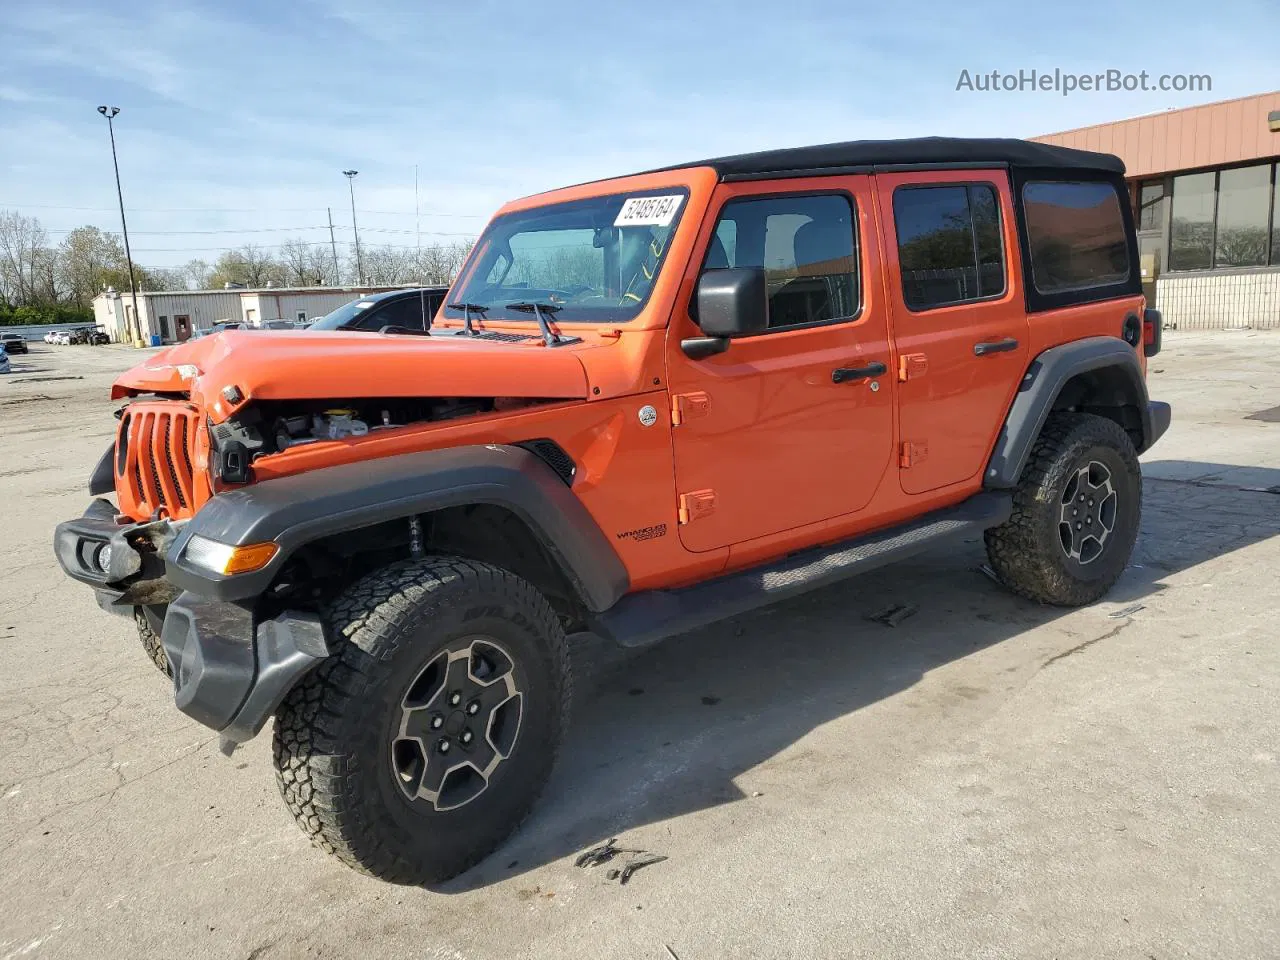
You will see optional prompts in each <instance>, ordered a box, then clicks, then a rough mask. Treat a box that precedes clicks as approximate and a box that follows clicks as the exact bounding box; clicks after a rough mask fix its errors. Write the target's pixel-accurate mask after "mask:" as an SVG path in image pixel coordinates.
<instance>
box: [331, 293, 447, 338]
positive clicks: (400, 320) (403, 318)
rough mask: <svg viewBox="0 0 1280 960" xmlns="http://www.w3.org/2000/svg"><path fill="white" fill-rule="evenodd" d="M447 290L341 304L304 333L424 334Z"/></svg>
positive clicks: (372, 296)
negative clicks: (384, 331) (391, 331)
mask: <svg viewBox="0 0 1280 960" xmlns="http://www.w3.org/2000/svg"><path fill="white" fill-rule="evenodd" d="M448 292H449V288H448V287H412V288H410V289H407V290H392V291H391V292H390V293H372V294H370V295H369V296H367V297H358V298H356V299H355V300H352V301H351V302H350V303H344V304H343V305H342V306H340V307H339V308H338V309H337V310H334V311H333V312H332V313H326V314H325V315H324V316H323V317H321V318H320V319H319V320H316V321H313V322H312V323H311V324H310V325H308V327H307V329H308V330H368V331H369V332H371V333H376V332H377V331H379V330H381V329H382V328H383V327H397V328H399V329H402V330H426V329H428V328H429V327H430V325H431V318H432V317H434V316H435V315H436V311H437V310H439V309H440V304H441V303H443V302H444V298H445V294H447V293H448Z"/></svg>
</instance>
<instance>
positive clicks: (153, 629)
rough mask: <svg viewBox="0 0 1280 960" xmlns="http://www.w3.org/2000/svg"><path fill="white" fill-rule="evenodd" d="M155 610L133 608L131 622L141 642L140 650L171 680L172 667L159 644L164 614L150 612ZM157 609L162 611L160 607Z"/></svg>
mask: <svg viewBox="0 0 1280 960" xmlns="http://www.w3.org/2000/svg"><path fill="white" fill-rule="evenodd" d="M156 609H157V608H147V607H134V608H133V622H134V623H135V624H136V625H137V627H138V639H139V640H141V641H142V649H144V650H146V651H147V656H148V657H150V658H151V662H152V663H154V664H155V665H156V669H157V670H159V671H160V672H161V673H163V674H164V675H165V676H166V677H168V678H169V679H170V680H172V679H173V665H172V664H171V663H169V655H168V654H167V653H165V652H164V645H163V644H162V643H161V642H160V625H161V624H162V623H163V622H164V614H163V612H161V613H158V614H157V613H153V612H152V611H153V610H156ZM158 609H159V610H161V611H163V608H162V607H161V608H158Z"/></svg>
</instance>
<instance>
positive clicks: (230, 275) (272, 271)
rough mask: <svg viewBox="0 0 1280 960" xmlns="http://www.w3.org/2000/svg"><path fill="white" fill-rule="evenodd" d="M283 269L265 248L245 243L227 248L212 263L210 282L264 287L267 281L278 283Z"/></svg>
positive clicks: (282, 275)
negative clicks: (233, 248) (233, 247)
mask: <svg viewBox="0 0 1280 960" xmlns="http://www.w3.org/2000/svg"><path fill="white" fill-rule="evenodd" d="M283 278H284V270H283V269H282V268H281V266H280V264H279V263H278V262H277V261H276V259H275V258H274V257H273V256H271V254H270V253H268V252H267V251H266V250H264V249H262V248H261V247H259V246H256V245H254V244H252V243H246V244H245V245H244V246H243V247H240V248H238V249H236V250H228V251H227V252H226V253H224V254H222V255H221V256H220V257H218V259H217V261H216V262H215V263H214V265H213V276H212V277H211V278H210V282H211V283H212V285H213V286H215V287H220V286H223V285H224V284H227V283H242V284H244V285H245V286H247V287H265V286H266V285H267V284H268V283H280V282H281V281H282V280H283Z"/></svg>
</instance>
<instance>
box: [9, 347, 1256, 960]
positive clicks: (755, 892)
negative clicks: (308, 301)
mask: <svg viewBox="0 0 1280 960" xmlns="http://www.w3.org/2000/svg"><path fill="white" fill-rule="evenodd" d="M139 357H140V353H139V352H137V351H132V350H126V349H123V348H106V347H104V348H91V347H61V348H50V347H46V346H44V345H42V344H35V345H33V348H32V353H31V355H30V356H29V357H27V358H17V359H15V361H14V366H15V371H16V372H15V373H14V374H13V375H12V376H11V377H9V378H0V497H2V498H3V502H4V504H5V505H6V510H5V518H6V519H5V532H6V534H7V539H8V544H7V549H6V550H5V551H4V552H3V554H2V555H0V582H2V583H3V590H2V591H0V730H2V731H3V735H0V849H3V851H4V855H3V857H0V889H3V890H4V898H3V902H4V906H3V908H0V960H11V958H17V957H129V958H144V957H173V956H183V955H186V956H200V957H229V958H237V960H247V958H254V960H264V958H276V957H294V956H299V957H302V956H322V957H346V956H379V957H381V956H413V957H439V958H459V960H460V958H490V957H493V958H497V957H555V958H577V957H581V958H604V957H610V958H612V957H627V958H642V957H652V958H666V957H668V954H667V952H666V950H665V948H664V945H669V946H670V947H671V949H672V951H674V953H675V955H676V956H677V957H679V958H680V960H706V958H729V957H731V958H752V957H786V958H815V957H831V958H836V957H851V956H869V957H877V958H890V957H902V958H912V960H920V958H934V957H936V958H947V960H952V958H957V957H1058V958H1068V957H1080V958H1098V957H1134V958H1158V960H1165V958H1171V957H1232V958H1252V957H1269V956H1276V952H1277V946H1276V945H1277V943H1280V836H1278V834H1277V830H1276V824H1277V822H1280V768H1278V767H1277V753H1278V752H1280V749H1278V747H1277V745H1278V744H1280V645H1277V643H1276V638H1277V629H1276V622H1277V617H1278V615H1280V591H1278V590H1277V570H1280V496H1278V495H1277V493H1276V492H1275V491H1280V422H1276V420H1277V419H1280V418H1277V417H1275V416H1274V415H1271V419H1267V416H1268V415H1266V414H1263V415H1262V416H1261V417H1260V418H1256V419H1252V418H1251V415H1255V414H1259V413H1260V412H1262V411H1267V410H1270V409H1271V408H1277V407H1280V335H1277V334H1262V333H1250V332H1237V333H1220V334H1195V335H1193V334H1179V333H1173V332H1171V333H1169V334H1168V335H1167V336H1166V342H1165V352H1164V354H1162V355H1161V356H1160V357H1159V358H1157V360H1156V361H1155V362H1154V363H1153V373H1152V377H1151V392H1152V395H1153V396H1155V397H1157V398H1160V399H1166V400H1169V401H1171V402H1172V403H1173V405H1174V425H1173V427H1172V429H1171V430H1170V432H1169V434H1168V435H1167V436H1166V437H1165V439H1164V440H1163V441H1162V442H1161V443H1160V444H1159V445H1158V446H1157V447H1156V448H1155V449H1154V450H1153V451H1151V452H1150V453H1149V454H1148V455H1147V456H1146V457H1144V465H1145V469H1146V473H1147V477H1148V479H1147V481H1146V484H1145V497H1146V504H1145V513H1144V518H1143V525H1142V533H1141V536H1140V541H1139V546H1138V550H1137V553H1136V555H1135V557H1134V564H1133V566H1132V567H1131V568H1130V569H1129V570H1128V571H1127V572H1126V574H1125V576H1124V578H1123V579H1122V581H1121V583H1120V585H1119V586H1118V587H1117V588H1116V590H1115V591H1114V592H1113V593H1112V594H1111V595H1110V596H1109V597H1108V598H1107V599H1106V600H1105V601H1104V602H1102V603H1100V604H1098V605H1096V606H1094V607H1090V608H1087V609H1082V610H1074V611H1063V610H1057V609H1050V608H1043V607H1037V606H1035V605H1032V604H1029V603H1026V602H1024V601H1021V600H1018V599H1016V598H1014V597H1012V596H1010V595H1008V594H1007V593H1005V592H1004V591H1003V590H1002V589H1000V588H999V587H998V586H997V585H996V584H994V583H992V582H991V581H990V580H989V579H988V578H987V577H986V576H984V575H983V574H982V572H981V571H980V569H979V568H980V566H981V564H982V563H983V562H984V555H983V552H982V547H981V544H980V543H979V542H972V543H968V544H966V545H964V546H963V547H962V548H961V549H956V550H952V551H941V552H935V553H932V554H929V555H927V556H925V557H922V558H920V559H918V560H916V561H914V562H908V563H905V564H901V565H899V566H897V567H893V568H888V569H885V570H882V571H879V572H877V573H875V574H873V575H871V576H868V577H864V578H862V579H860V580H853V581H850V582H849V583H847V584H844V585H840V586H836V587H832V588H829V589H827V590H824V591H821V592H818V593H815V594H811V595H809V596H807V597H804V598H802V599H799V600H796V601H793V602H789V603H787V604H785V605H783V606H780V607H778V608H776V609H773V610H770V611H765V612H762V613H759V614H755V615H751V616H745V617H741V618H739V619H737V620H735V621H731V622H728V623H725V624H722V625H720V626H717V627H715V628H712V629H708V630H704V631H701V632H700V633H698V634H695V635H691V636H689V637H685V638H681V639H678V640H676V641H672V642H669V643H667V644H665V645H663V646H661V647H658V648H655V649H652V650H649V651H646V652H644V653H642V654H639V655H637V656H632V657H622V656H620V655H618V654H615V653H612V652H609V651H581V652H580V657H579V660H580V666H581V669H582V672H583V673H584V674H586V675H587V676H589V677H590V678H591V680H590V682H586V683H581V684H580V700H579V703H578V704H577V705H576V708H575V709H576V713H575V722H574V727H573V730H572V733H571V736H570V740H569V743H568V744H567V746H566V748H565V751H564V754H563V758H562V762H561V765H560V767H559V769H558V771H557V772H556V774H555V776H554V778H553V780H552V783H551V785H550V787H549V788H548V790H547V793H546V795H545V796H544V797H543V800H542V802H541V803H540V805H539V807H538V808H537V810H536V812H535V813H534V815H533V817H532V818H531V819H530V820H529V822H528V823H527V824H526V825H525V826H524V827H523V828H522V829H521V830H520V832H519V833H518V834H517V835H516V836H515V837H514V838H513V839H512V840H511V841H510V842H509V843H508V844H507V845H506V846H505V847H504V848H502V849H501V850H500V851H499V852H498V853H497V854H495V855H494V856H492V857H490V858H489V860H488V861H486V862H485V863H483V864H482V865H481V866H480V867H478V868H477V869H475V870H473V871H472V872H470V873H469V874H467V875H465V876H463V877H462V878H460V879H459V880H458V881H456V882H454V883H453V884H452V885H450V886H449V887H448V888H447V889H446V890H444V891H437V892H430V891H424V890H419V889H411V888H400V887H393V886H389V885H386V884H382V883H380V882H377V881H374V880H370V879H368V878H365V877H362V876H359V875H357V874H355V873H353V872H351V871H350V870H348V869H346V868H345V867H342V866H341V865H339V864H338V863H337V862H335V861H333V860H332V859H330V858H328V857H326V856H324V855H323V854H321V853H320V852H319V851H317V850H315V849H313V848H311V847H310V846H309V845H308V843H307V841H306V840H305V838H304V837H303V836H302V834H301V833H300V832H299V831H298V830H297V828H296V827H295V826H294V825H293V823H292V821H291V820H290V819H289V817H288V814H287V812H286V811H285V808H284V806H283V804H282V803H281V801H280V800H279V798H278V796H277V793H276V788H275V785H274V782H273V777H272V774H271V768H270V738H269V737H268V736H264V737H260V738H259V739H258V740H256V741H254V742H253V743H251V744H249V745H248V746H247V747H246V748H244V749H241V750H239V751H237V752H236V753H235V755H234V756H233V757H232V758H230V759H227V758H224V757H222V756H221V755H220V754H219V753H218V750H217V745H216V742H215V739H214V738H213V737H212V736H210V734H209V732H208V731H207V730H205V729H204V728H203V727H200V726H198V725H197V724H195V723H194V722H193V721H190V720H188V719H186V718H185V717H184V716H182V715H181V714H179V713H178V712H177V711H176V710H175V709H174V708H173V706H172V697H171V693H170V691H169V690H168V688H167V687H166V684H165V682H164V681H163V679H162V678H161V677H160V675H159V674H158V673H157V672H156V671H155V669H154V667H152V666H151V664H150V663H149V662H148V661H147V660H146V658H145V656H144V655H143V653H142V650H141V648H140V646H139V644H138V641H137V639H136V637H135V636H134V632H133V626H132V624H131V623H129V622H128V621H126V620H123V619H119V618H112V617H108V616H106V615H104V614H102V613H100V611H99V610H98V609H97V607H96V605H95V604H94V602H93V599H92V597H91V595H90V592H89V591H88V590H87V589H84V588H82V587H80V586H78V585H77V584H74V583H72V582H71V581H69V580H67V579H66V578H64V577H63V576H62V575H61V574H60V572H59V571H58V569H57V566H56V564H55V562H54V560H53V557H52V552H51V549H50V537H51V533H52V528H53V525H54V524H55V523H56V522H57V521H59V520H62V519H65V518H68V517H71V516H74V515H76V514H78V513H79V512H80V511H82V510H83V508H84V506H85V504H86V501H87V494H86V492H85V481H86V479H87V477H88V474H89V470H90V468H91V467H92V465H93V463H94V462H95V461H96V459H97V458H98V456H99V455H100V454H101V452H102V449H103V448H104V447H105V445H106V444H107V443H108V442H109V440H110V436H111V432H112V427H113V425H114V420H113V419H112V418H111V415H110V413H111V410H112V409H113V406H114V405H113V404H112V403H111V402H110V401H108V400H107V386H108V384H109V382H110V380H111V378H112V377H113V376H114V374H115V373H116V372H118V371H120V370H122V369H124V368H125V367H126V366H128V365H130V364H131V363H132V362H136V361H137V360H138V359H139ZM51 377H78V378H81V379H47V378H51ZM1268 488H1274V490H1273V492H1265V491H1266V490H1267V489H1268ZM893 603H912V604H915V605H916V606H918V607H919V612H918V613H916V614H915V615H914V616H913V617H911V618H910V619H908V620H906V621H904V622H903V623H902V624H901V625H900V626H898V627H896V628H890V627H887V626H883V625H881V624H879V623H874V622H870V621H869V620H868V619H867V617H868V615H870V614H873V613H875V612H877V611H879V610H882V609H883V608H885V607H886V606H888V605H890V604H893ZM610 836H619V837H621V838H622V840H623V841H624V843H623V845H625V846H634V847H643V848H646V849H649V850H652V851H655V852H657V853H661V854H665V855H667V856H668V857H669V858H670V859H668V860H667V861H666V862H664V863H660V864H657V865H655V866H651V867H648V868H646V869H644V870H643V871H640V872H639V873H637V874H636V875H635V877H634V878H633V879H632V881H631V882H630V883H629V884H628V885H627V886H625V887H622V886H619V885H618V884H616V883H610V882H608V881H606V879H605V877H604V869H603V868H599V869H596V870H590V871H588V870H580V869H576V868H575V867H574V866H573V865H572V858H573V854H575V853H576V852H577V851H579V850H580V849H582V848H584V847H586V846H588V845H590V844H592V843H596V842H599V841H601V840H603V839H606V838H608V837H610Z"/></svg>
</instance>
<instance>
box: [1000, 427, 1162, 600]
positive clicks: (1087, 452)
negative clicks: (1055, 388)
mask: <svg viewBox="0 0 1280 960" xmlns="http://www.w3.org/2000/svg"><path fill="white" fill-rule="evenodd" d="M1141 516H1142V473H1141V470H1140V469H1139V467H1138V455H1137V453H1136V452H1135V450H1134V448H1133V442H1132V441H1131V440H1130V439H1129V435H1128V434H1127V433H1125V431H1124V430H1123V429H1122V428H1121V427H1120V425H1119V424H1117V423H1115V422H1114V421H1111V420H1108V419H1106V418H1105V417H1099V416H1095V415H1093V414H1087V413H1060V414H1054V415H1052V416H1051V417H1050V418H1049V420H1048V421H1047V422H1046V423H1045V426H1044V429H1043V430H1042V431H1041V434H1040V437H1039V439H1037V441H1036V444H1035V446H1034V447H1033V448H1032V451H1031V456H1030V457H1029V458H1028V460H1027V465H1026V467H1024V468H1023V471H1022V476H1021V477H1020V478H1019V480H1018V486H1017V489H1016V490H1015V491H1014V495H1013V515H1012V516H1011V517H1010V518H1009V520H1008V521H1006V522H1005V523H1004V524H1002V525H1000V526H998V527H994V528H992V529H990V530H988V531H987V532H986V543H987V556H988V557H989V558H990V560H991V567H992V569H993V570H995V572H996V574H997V575H998V576H999V578H1000V580H1001V581H1002V582H1003V583H1004V584H1005V585H1006V586H1007V587H1009V589H1010V590H1012V591H1013V592H1014V593H1017V594H1019V595H1021V596H1024V597H1026V598H1028V599H1030V600H1035V601H1037V602H1039V603H1048V604H1054V605H1057V606H1065V607H1075V606H1082V605H1084V604H1088V603H1093V602H1094V601H1095V600H1098V599H1099V598H1101V597H1102V596H1103V595H1104V594H1105V593H1106V592H1107V591H1108V590H1110V589H1111V587H1112V586H1113V585H1114V584H1115V582H1116V580H1117V579H1119V577H1120V574H1121V573H1123V572H1124V568H1125V566H1126V565H1127V564H1128V562H1129V557H1130V555H1131V554H1132V553H1133V544H1134V541H1135V540H1136V539H1137V536H1138V523H1139V521H1140V519H1141Z"/></svg>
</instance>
